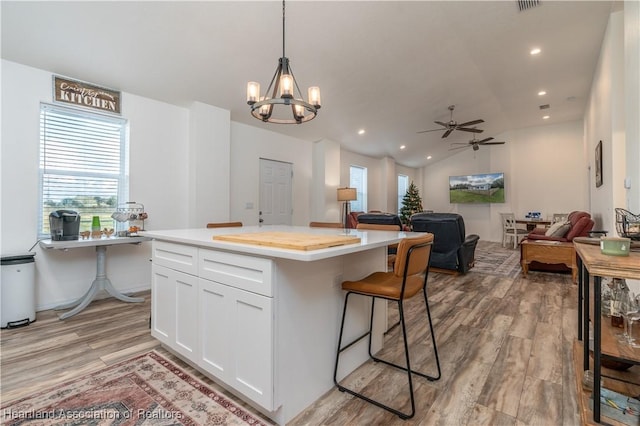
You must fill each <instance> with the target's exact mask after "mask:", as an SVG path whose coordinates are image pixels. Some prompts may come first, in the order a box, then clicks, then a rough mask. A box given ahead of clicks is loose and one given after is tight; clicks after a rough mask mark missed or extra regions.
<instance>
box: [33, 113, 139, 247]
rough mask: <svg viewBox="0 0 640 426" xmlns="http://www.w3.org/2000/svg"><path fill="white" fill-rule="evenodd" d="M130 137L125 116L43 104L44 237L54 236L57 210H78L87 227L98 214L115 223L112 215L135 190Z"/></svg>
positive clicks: (41, 230) (82, 226) (106, 223)
mask: <svg viewBox="0 0 640 426" xmlns="http://www.w3.org/2000/svg"><path fill="white" fill-rule="evenodd" d="M126 139H127V121H126V120H124V119H122V118H119V117H112V116H108V115H104V114H95V113H89V112H85V111H81V110H76V109H71V108H64V107H60V106H56V105H49V104H41V106H40V165H39V168H40V200H39V203H38V205H39V210H40V212H39V215H38V219H39V229H38V235H39V238H44V237H48V236H49V235H50V231H49V213H51V212H52V211H55V210H64V209H68V210H74V211H77V212H78V213H79V214H80V230H81V231H83V230H90V229H91V220H92V217H93V216H99V217H100V224H101V227H102V228H105V227H108V228H112V227H115V226H114V221H113V219H112V218H111V214H112V213H113V212H114V211H115V210H116V207H117V206H118V202H123V201H126V200H127V197H128V192H129V191H128V149H127V141H126Z"/></svg>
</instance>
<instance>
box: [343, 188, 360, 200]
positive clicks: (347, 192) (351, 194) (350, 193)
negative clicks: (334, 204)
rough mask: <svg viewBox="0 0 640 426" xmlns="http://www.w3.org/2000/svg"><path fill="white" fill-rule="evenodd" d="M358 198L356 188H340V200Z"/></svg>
mask: <svg viewBox="0 0 640 426" xmlns="http://www.w3.org/2000/svg"><path fill="white" fill-rule="evenodd" d="M357 199H358V196H357V194H356V189H355V188H338V201H353V200H357Z"/></svg>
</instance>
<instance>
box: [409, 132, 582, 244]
mask: <svg viewBox="0 0 640 426" xmlns="http://www.w3.org/2000/svg"><path fill="white" fill-rule="evenodd" d="M496 139H497V140H504V141H506V142H507V143H506V144H504V145H496V146H484V147H480V150H478V151H473V150H471V149H466V150H463V151H462V152H461V153H459V154H456V155H454V156H452V157H449V158H446V159H444V160H442V161H439V162H436V163H434V164H432V165H429V166H427V167H425V168H424V170H423V182H422V184H423V188H424V195H423V204H424V208H425V209H430V210H434V211H437V212H452V213H458V214H460V215H462V216H463V217H464V221H465V228H466V231H467V234H478V235H480V238H482V239H484V240H488V241H502V227H501V225H500V215H499V213H500V212H513V213H515V214H516V216H519V217H524V215H525V214H526V213H527V212H529V211H540V212H542V214H543V217H547V216H551V215H552V214H553V213H569V212H571V211H573V210H588V203H587V198H586V196H587V193H586V190H585V185H586V164H585V162H584V157H583V155H582V151H583V149H582V139H583V138H582V122H579V121H574V122H567V123H560V124H553V125H548V126H539V127H532V128H526V129H520V130H513V131H509V132H505V133H504V134H501V135H497V136H496ZM498 172H503V173H504V174H505V203H504V204H502V203H496V204H451V203H449V176H459V175H467V174H477V173H498Z"/></svg>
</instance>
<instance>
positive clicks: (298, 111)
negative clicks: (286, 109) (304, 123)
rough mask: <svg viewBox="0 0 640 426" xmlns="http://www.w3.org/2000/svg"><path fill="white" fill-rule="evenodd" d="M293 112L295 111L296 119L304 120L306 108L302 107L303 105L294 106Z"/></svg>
mask: <svg viewBox="0 0 640 426" xmlns="http://www.w3.org/2000/svg"><path fill="white" fill-rule="evenodd" d="M299 100H302V99H299ZM293 110H294V115H295V117H296V119H302V118H304V106H302V105H294V106H293Z"/></svg>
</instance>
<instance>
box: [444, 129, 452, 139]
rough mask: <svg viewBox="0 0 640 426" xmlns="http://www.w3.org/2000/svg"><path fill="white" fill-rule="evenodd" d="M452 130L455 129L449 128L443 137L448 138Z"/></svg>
mask: <svg viewBox="0 0 640 426" xmlns="http://www.w3.org/2000/svg"><path fill="white" fill-rule="evenodd" d="M451 132H453V129H449V130H447V131H446V132H444V135H442V137H443V138H446V137H447V136H449V135H450V134H451Z"/></svg>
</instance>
